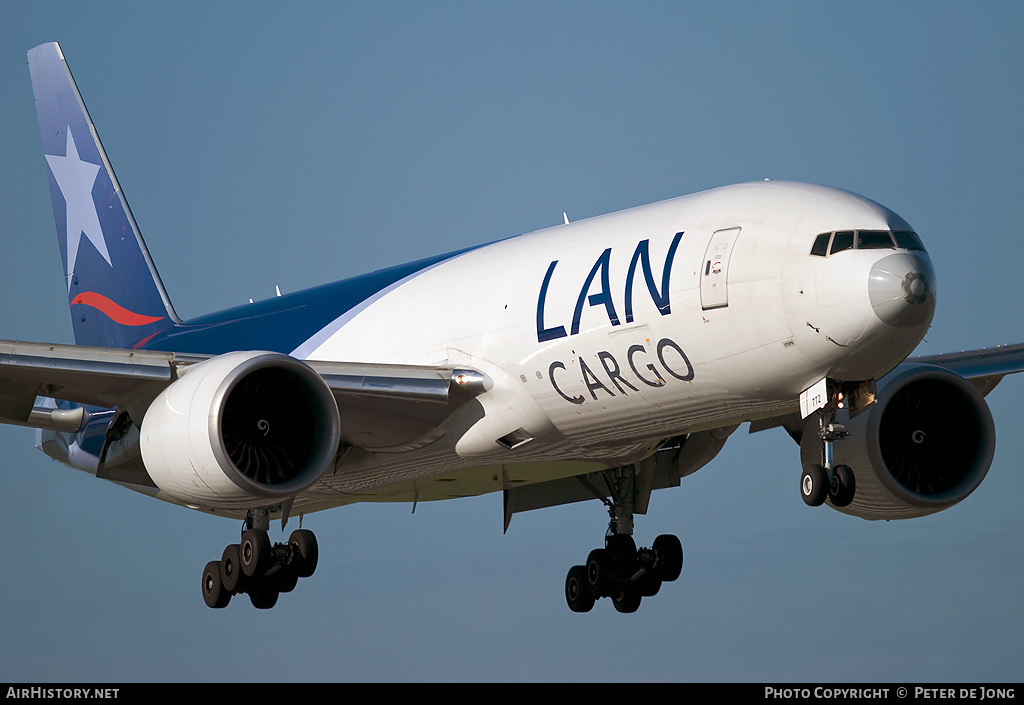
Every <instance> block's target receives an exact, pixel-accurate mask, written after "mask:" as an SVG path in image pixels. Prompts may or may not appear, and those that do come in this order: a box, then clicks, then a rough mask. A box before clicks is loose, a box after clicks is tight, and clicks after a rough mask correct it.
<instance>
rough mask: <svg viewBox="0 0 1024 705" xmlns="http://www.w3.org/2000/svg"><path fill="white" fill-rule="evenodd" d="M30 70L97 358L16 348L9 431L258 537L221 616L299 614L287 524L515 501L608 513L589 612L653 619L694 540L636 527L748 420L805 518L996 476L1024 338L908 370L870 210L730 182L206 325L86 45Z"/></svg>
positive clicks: (215, 590)
mask: <svg viewBox="0 0 1024 705" xmlns="http://www.w3.org/2000/svg"><path fill="white" fill-rule="evenodd" d="M28 56H29V67H30V70H31V77H32V85H33V90H34V92H35V99H36V109H37V112H38V117H39V127H40V133H41V135H42V144H43V151H44V153H45V155H46V166H47V169H48V173H49V186H50V194H51V197H52V201H53V212H54V217H55V220H56V226H57V237H58V240H59V243H60V251H61V255H62V258H63V262H64V272H65V275H66V287H67V295H68V303H69V305H70V309H71V317H72V324H73V327H74V334H75V340H76V343H77V345H73V346H71V345H48V344H40V343H25V342H14V341H0V354H2V356H0V421H2V422H5V423H12V424H21V425H27V426H32V427H35V428H36V429H38V430H37V445H38V447H39V448H40V449H41V450H42V451H43V452H45V453H46V454H47V455H49V456H51V457H53V458H56V459H58V460H60V461H62V462H64V463H67V464H68V465H70V466H72V467H75V468H79V469H81V470H84V471H86V472H89V473H93V474H95V475H96V476H97V477H100V478H104V479H106V480H110V481H113V482H116V483H118V484H121V485H124V486H125V487H128V488H130V489H133V490H136V491H138V492H143V493H146V494H149V495H151V496H153V497H156V498H158V499H162V500H165V501H168V502H173V503H176V504H179V505H182V506H184V507H188V508H190V509H194V510H197V511H201V512H207V513H211V514H216V515H219V516H224V517H230V518H233V519H235V520H240V521H242V522H243V524H242V526H243V529H242V533H241V536H240V539H239V540H238V542H237V543H231V544H229V545H228V546H227V547H226V548H225V550H224V552H223V555H222V556H221V557H220V559H219V560H214V561H211V562H210V563H208V564H207V565H206V567H205V569H204V570H203V575H202V591H203V596H204V598H205V600H206V603H207V604H208V605H209V606H210V607H218V608H219V607H224V606H225V605H227V604H228V602H229V600H230V599H231V597H232V596H234V595H239V594H246V595H248V596H249V599H250V601H251V602H252V604H253V605H254V606H256V607H258V608H268V607H272V606H273V605H274V604H275V603H276V601H277V599H278V596H279V594H280V593H282V592H289V591H291V590H292V589H293V588H294V587H295V585H296V582H297V580H298V579H299V578H301V577H308V576H310V575H312V573H313V571H314V569H315V568H316V564H317V543H316V539H315V537H314V535H313V533H312V532H311V531H309V530H307V529H301V528H300V529H298V530H296V531H294V532H293V533H292V534H291V535H290V537H289V539H288V541H287V542H282V543H277V544H272V543H271V540H270V538H269V533H268V529H269V527H270V522H271V521H272V520H279V521H280V522H281V526H282V528H283V527H284V525H285V524H286V523H287V522H288V520H289V519H290V518H292V517H301V516H303V515H307V514H309V513H312V512H316V511H320V510H324V509H330V508H333V507H340V506H343V505H346V504H351V503H354V502H421V501H429V500H441V499H447V498H452V497H465V496H468V495H479V494H483V493H487V492H502V493H503V495H504V512H505V516H504V520H505V524H506V527H507V525H508V522H509V521H510V519H511V517H512V515H513V514H515V513H516V512H522V511H526V510H530V509H537V508H542V507H551V506H556V505H561V504H565V503H569V502H577V501H582V500H598V501H601V502H603V503H604V504H605V505H606V506H607V509H608V514H609V522H608V528H607V531H606V534H605V537H604V541H603V542H602V543H601V544H600V546H599V547H597V548H595V549H594V550H593V551H592V552H591V553H590V554H589V556H585V557H581V559H583V558H585V560H581V562H580V563H579V564H578V565H576V566H573V567H572V568H570V569H569V572H568V576H567V578H566V583H565V597H566V600H567V602H568V605H569V607H570V609H572V610H574V611H577V612H586V611H588V610H590V609H591V608H592V607H593V605H594V603H595V601H596V600H598V599H600V598H609V599H610V601H611V602H612V603H613V605H614V606H615V608H616V609H617V610H619V611H621V612H632V611H635V610H636V609H637V608H638V607H639V605H640V602H641V600H642V599H643V598H644V597H650V596H653V595H654V594H655V593H657V592H658V590H659V589H660V587H661V584H662V583H663V582H666V581H673V580H676V579H677V578H678V577H679V575H680V571H681V569H682V562H683V552H682V545H681V543H680V541H679V539H678V538H677V537H675V536H673V535H662V536H658V537H655V538H653V540H652V541H650V547H645V546H641V547H638V546H637V543H636V541H635V539H634V526H633V522H634V517H635V516H636V515H638V514H641V515H642V514H644V513H646V510H647V506H648V502H649V499H650V495H651V492H652V491H653V490H656V489H660V488H665V487H672V486H678V485H679V484H680V481H681V479H682V478H684V477H686V476H687V475H689V474H691V473H693V472H695V471H697V470H698V469H700V468H701V467H703V466H704V465H706V464H707V463H709V462H710V461H711V460H712V459H713V458H714V457H715V455H716V454H717V453H718V452H719V450H721V448H722V447H723V445H724V444H725V442H726V440H727V439H728V438H729V436H730V434H731V433H733V432H734V431H735V430H736V428H737V427H738V426H739V425H740V424H744V423H749V424H750V428H751V430H752V431H757V430H762V429H768V428H772V427H781V428H783V429H784V430H785V431H786V432H788V433H789V435H790V436H792V438H793V439H794V440H795V441H797V442H798V443H799V445H800V462H799V463H798V462H796V456H795V455H794V463H793V467H794V473H793V487H794V491H796V490H797V488H799V491H800V493H801V495H802V497H803V499H804V500H805V501H806V503H807V504H808V505H812V506H818V505H822V504H829V505H831V506H832V507H833V508H835V509H837V510H839V511H842V512H846V513H848V514H853V515H856V516H860V517H863V518H866V519H899V518H908V517H918V516H923V515H926V514H930V513H933V512H938V511H941V510H943V509H945V508H947V507H950V506H952V505H954V504H956V503H957V502H960V501H961V500H963V499H964V498H966V497H967V496H968V495H969V494H971V492H972V491H973V490H974V489H975V488H976V487H978V485H979V484H980V483H981V481H982V480H983V479H984V477H985V474H986V472H987V471H988V468H989V465H990V464H991V462H992V457H993V449H994V443H995V433H994V426H993V422H992V416H991V414H990V412H989V410H988V407H987V405H986V403H985V401H984V395H985V394H987V393H988V392H989V391H990V390H991V389H992V388H993V387H994V386H995V385H996V384H997V383H998V382H999V380H1000V379H1001V378H1002V377H1003V376H1004V375H1006V374H1008V373H1013V372H1018V371H1020V370H1021V369H1024V364H1022V359H1024V357H1022V356H1024V346H1011V347H1004V348H998V349H995V350H979V351H973V352H969V353H958V354H956V355H950V356H933V357H929V358H912V359H907V356H908V355H909V354H910V353H911V352H912V351H913V350H914V348H915V347H916V346H917V344H918V343H919V342H920V341H921V339H922V337H923V336H924V334H925V332H926V331H927V330H928V326H929V324H930V322H931V320H932V315H933V313H934V310H935V295H936V278H935V273H934V270H933V267H932V263H931V260H930V259H929V256H928V253H927V251H926V249H925V246H924V243H923V241H922V238H921V237H919V235H918V234H917V233H916V232H915V231H914V229H913V228H912V227H911V225H910V224H909V223H907V222H906V221H905V220H904V219H903V218H901V217H900V216H899V215H897V214H896V213H894V212H893V211H891V210H889V209H888V208H886V207H884V206H882V205H879V204H878V203H875V202H873V201H871V200H868V199H866V198H863V197H861V196H857V195H855V194H852V193H849V192H847V191H841V190H838V189H835V188H828V187H824V186H816V185H810V184H803V183H792V182H780V181H762V182H755V183H746V184H738V185H734V186H726V187H722V188H717V189H713V190H711V191H706V192H703V193H698V194H694V195H690V196H683V197H681V198H675V199H671V200H668V201H663V202H661V203H654V204H651V205H647V206H642V207H639V208H633V209H630V210H626V211H621V212H618V213H612V214H610V215H604V216H601V217H596V218H590V219H588V220H581V221H578V222H565V223H564V224H561V225H558V226H557V227H553V228H550V229H547V230H542V231H539V232H533V233H528V234H525V235H519V236H517V237H511V238H508V239H505V240H501V241H498V242H493V243H490V244H487V245H481V246H479V247H473V248H469V249H465V250H462V251H459V252H451V253H447V254H443V255H438V256H436V257H432V258H429V259H426V260H421V261H418V262H413V263H410V264H405V265H400V266H395V267H391V268H389V269H384V270H380V271H376V272H373V273H370V274H366V275H363V276H360V277H355V278H353V279H347V280H344V281H340V282H336V283H334V284H327V285H324V286H319V287H315V288H312V289H307V290H305V291H300V292H297V293H292V294H287V295H283V296H278V297H274V298H272V299H269V300H267V301H261V302H257V303H251V304H249V305H244V306H240V307H237V308H233V309H229V310H226V311H220V312H217V313H212V314H209V315H206V316H202V317H200V318H196V319H193V320H182V319H181V318H179V317H178V316H177V315H176V314H175V311H174V308H173V306H172V305H171V301H170V299H169V298H168V296H167V293H166V291H165V290H164V287H163V285H162V284H161V281H160V277H159V276H158V275H157V270H156V268H155V266H154V263H153V261H152V259H151V257H150V255H149V252H148V250H147V249H146V246H145V244H144V242H143V240H142V236H141V234H140V232H139V229H138V227H137V226H136V223H135V220H134V218H133V217H132V214H131V211H130V210H129V208H128V204H127V202H126V200H125V197H124V194H123V192H122V190H121V187H120V185H119V184H118V182H117V179H116V178H115V176H114V172H113V170H112V168H111V166H110V163H109V161H108V160H107V156H106V154H105V152H104V150H103V147H102V145H101V144H100V141H99V138H98V136H97V133H96V130H95V128H94V126H93V124H92V120H91V119H90V117H89V113H88V111H87V110H86V108H85V104H84V102H83V101H82V97H81V95H80V94H79V92H78V89H77V87H76V86H75V83H74V80H73V79H72V77H71V73H70V71H69V69H68V66H67V64H66V62H65V60H64V57H63V55H62V54H61V51H60V48H59V47H58V46H57V44H55V43H51V44H43V45H41V46H38V47H36V48H35V49H32V50H31V51H30V52H29V55H28ZM566 220H568V219H566ZM798 476H799V478H798ZM798 480H799V481H798Z"/></svg>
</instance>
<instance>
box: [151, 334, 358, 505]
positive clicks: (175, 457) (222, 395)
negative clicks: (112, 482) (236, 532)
mask: <svg viewBox="0 0 1024 705" xmlns="http://www.w3.org/2000/svg"><path fill="white" fill-rule="evenodd" d="M339 434H340V421H339V418H338V407H337V404H336V403H335V401H334V396H333V395H332V394H331V390H330V389H329V388H328V386H327V384H326V383H325V382H324V380H323V379H322V378H321V377H320V375H318V374H317V373H316V372H314V371H313V370H312V369H311V368H310V367H309V366H308V365H306V364H305V363H303V362H301V361H299V360H296V359H295V358H292V357H289V356H287V355H282V354H280V353H272V352H259V351H256V352H253V351H247V352H233V353H227V354H225V355H220V356H218V357H215V358H212V359H210V360H206V361H205V362H202V363H199V364H197V365H194V366H192V367H189V368H187V371H186V372H185V373H184V374H183V375H182V377H181V379H178V380H176V381H175V382H173V383H171V385H170V386H168V387H167V388H166V389H165V390H163V392H161V393H160V395H159V396H157V398H156V399H155V400H154V401H153V403H152V404H150V406H149V409H148V410H147V411H146V415H145V418H144V419H143V421H142V429H141V435H140V447H141V451H142V459H143V461H144V462H145V464H146V470H147V471H148V472H149V475H150V477H151V478H152V479H153V482H155V483H156V485H157V486H158V487H159V488H160V489H161V490H162V491H163V492H164V493H165V494H166V495H168V496H169V497H170V498H172V499H174V500H176V501H179V502H182V503H184V504H187V505H190V506H196V507H202V508H211V509H241V508H250V507H253V506H260V505H261V504H269V503H273V502H274V501H275V500H284V499H287V498H288V497H291V496H294V495H295V494H297V493H299V492H302V491H303V490H305V489H307V488H308V487H310V486H311V485H312V484H313V483H314V482H315V481H316V479H317V478H318V477H320V475H321V473H323V471H324V469H326V468H327V466H328V465H329V464H330V462H331V461H332V460H333V458H334V457H335V454H336V453H337V449H338V438H339Z"/></svg>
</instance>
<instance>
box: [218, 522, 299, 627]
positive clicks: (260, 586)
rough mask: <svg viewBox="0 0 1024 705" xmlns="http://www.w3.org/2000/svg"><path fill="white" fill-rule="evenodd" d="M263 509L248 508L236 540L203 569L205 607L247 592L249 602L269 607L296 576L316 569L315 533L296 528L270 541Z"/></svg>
mask: <svg viewBox="0 0 1024 705" xmlns="http://www.w3.org/2000/svg"><path fill="white" fill-rule="evenodd" d="M268 526H269V520H268V518H267V515H266V514H265V513H259V512H250V513H249V515H248V516H247V517H246V520H245V527H246V528H245V530H244V531H243V533H242V538H241V541H240V542H239V543H233V544H230V545H228V546H227V548H225V549H224V553H223V555H222V556H221V559H220V560H219V561H210V562H209V563H207V564H206V568H204V569H203V599H204V600H205V601H206V604H207V606H208V607H213V608H221V607H226V606H227V604H228V602H230V600H231V597H232V596H233V595H239V594H248V595H249V601H250V602H251V603H252V606H253V607H255V608H257V609H270V608H271V607H273V606H274V605H275V604H277V598H278V596H279V595H280V594H281V593H282V592H291V591H292V590H294V589H295V584H296V583H297V582H298V580H299V578H308V577H309V576H311V575H313V572H314V571H315V570H316V564H317V558H318V551H317V543H316V536H314V535H313V532H312V531H309V530H307V529H297V530H296V531H293V532H292V533H291V536H289V537H288V542H287V543H276V544H273V545H271V543H270V537H269V536H268V534H267V528H268Z"/></svg>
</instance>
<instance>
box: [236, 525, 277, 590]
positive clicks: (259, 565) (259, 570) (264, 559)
mask: <svg viewBox="0 0 1024 705" xmlns="http://www.w3.org/2000/svg"><path fill="white" fill-rule="evenodd" d="M270 550H271V549H270V537H269V536H268V535H267V532H266V531H263V530H262V529H249V530H248V531H246V532H245V533H244V534H242V543H241V544H239V554H240V556H241V563H242V572H243V573H245V574H246V575H247V576H248V577H250V578H251V577H253V576H260V575H263V574H264V573H265V572H267V568H269V567H270V559H271V555H270Z"/></svg>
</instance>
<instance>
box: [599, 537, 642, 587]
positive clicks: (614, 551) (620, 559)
mask: <svg viewBox="0 0 1024 705" xmlns="http://www.w3.org/2000/svg"><path fill="white" fill-rule="evenodd" d="M604 547H605V565H606V566H607V567H608V577H609V578H611V579H612V580H613V581H615V582H619V583H621V582H625V581H627V580H629V579H630V578H632V577H633V574H634V573H636V571H637V569H638V565H637V560H636V543H635V542H634V541H633V537H632V536H629V535H627V534H612V535H611V536H608V537H606V538H605V541H604Z"/></svg>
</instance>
